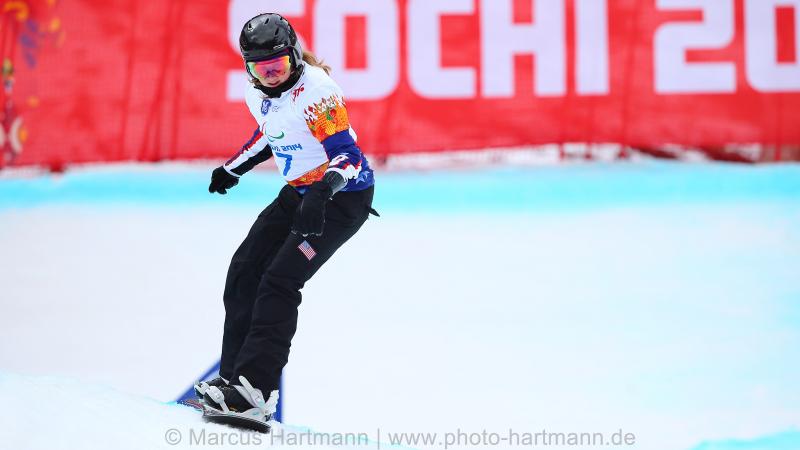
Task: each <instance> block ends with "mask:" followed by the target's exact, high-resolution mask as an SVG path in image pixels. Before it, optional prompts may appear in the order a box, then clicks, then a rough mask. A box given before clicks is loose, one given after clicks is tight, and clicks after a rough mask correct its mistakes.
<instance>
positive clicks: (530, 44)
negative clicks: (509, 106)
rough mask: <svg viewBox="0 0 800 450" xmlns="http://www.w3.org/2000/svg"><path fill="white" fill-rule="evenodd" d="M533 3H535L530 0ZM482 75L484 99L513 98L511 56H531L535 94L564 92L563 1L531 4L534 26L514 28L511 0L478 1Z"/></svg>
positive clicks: (565, 85) (544, 1) (537, 0)
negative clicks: (533, 65) (534, 58)
mask: <svg viewBox="0 0 800 450" xmlns="http://www.w3.org/2000/svg"><path fill="white" fill-rule="evenodd" d="M529 1H534V0H529ZM481 12H482V13H481V74H482V76H483V79H482V85H483V87H482V91H483V95H484V96H485V97H498V98H502V97H506V98H508V97H513V96H514V73H515V70H514V69H515V68H514V56H515V55H518V54H526V53H527V54H531V53H532V54H534V55H535V56H536V61H535V66H536V67H535V76H534V78H535V80H534V85H535V86H534V92H536V93H537V94H538V95H540V96H562V95H564V94H565V93H566V90H567V80H566V78H567V62H566V53H567V51H566V46H567V45H566V36H565V24H564V16H565V10H564V0H536V1H534V12H533V16H534V22H535V23H534V24H532V25H515V24H514V17H513V16H514V1H513V0H481Z"/></svg>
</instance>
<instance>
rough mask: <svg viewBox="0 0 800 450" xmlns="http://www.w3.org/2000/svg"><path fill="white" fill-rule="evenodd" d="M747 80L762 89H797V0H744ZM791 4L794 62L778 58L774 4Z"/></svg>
mask: <svg viewBox="0 0 800 450" xmlns="http://www.w3.org/2000/svg"><path fill="white" fill-rule="evenodd" d="M745 5H746V7H745V16H744V17H745V20H744V22H745V30H747V32H746V36H745V47H746V48H747V62H746V72H747V80H748V81H749V82H750V84H751V85H752V86H753V88H754V89H756V90H759V91H762V92H781V91H798V90H800V0H746V3H745ZM781 6H788V7H793V8H794V23H795V27H794V28H795V33H794V38H795V45H794V49H795V55H794V62H791V63H780V62H778V41H777V36H778V30H777V29H776V14H777V8H778V7H781Z"/></svg>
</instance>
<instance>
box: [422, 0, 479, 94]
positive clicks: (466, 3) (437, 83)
mask: <svg viewBox="0 0 800 450" xmlns="http://www.w3.org/2000/svg"><path fill="white" fill-rule="evenodd" d="M474 7H475V3H474V1H473V0H439V1H431V0H409V2H408V39H409V42H408V78H409V83H410V84H411V88H412V89H414V91H415V92H416V93H417V94H419V95H420V96H421V97H425V98H432V99H443V98H474V97H475V94H476V73H475V69H472V68H443V67H442V62H441V60H442V35H441V26H440V23H441V20H440V18H441V16H443V15H445V14H451V15H452V14H473V13H474Z"/></svg>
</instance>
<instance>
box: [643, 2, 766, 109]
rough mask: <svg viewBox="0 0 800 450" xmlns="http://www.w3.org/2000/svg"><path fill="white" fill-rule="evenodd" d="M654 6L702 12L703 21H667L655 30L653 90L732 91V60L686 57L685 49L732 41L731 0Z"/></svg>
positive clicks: (733, 85) (717, 45) (709, 47)
mask: <svg viewBox="0 0 800 450" xmlns="http://www.w3.org/2000/svg"><path fill="white" fill-rule="evenodd" d="M759 1H761V0H759ZM656 6H657V7H658V8H659V9H661V10H686V9H700V10H702V12H703V22H702V23H667V24H664V25H662V26H661V27H660V28H659V29H658V30H656V34H655V48H654V49H653V50H654V64H655V89H656V93H659V94H689V93H731V92H735V91H736V65H735V64H733V63H729V62H714V63H711V62H704V63H700V62H693V63H689V62H687V61H686V51H687V50H696V49H719V48H724V47H725V46H727V45H729V44H730V43H731V42H732V41H733V37H734V14H733V0H657V2H656Z"/></svg>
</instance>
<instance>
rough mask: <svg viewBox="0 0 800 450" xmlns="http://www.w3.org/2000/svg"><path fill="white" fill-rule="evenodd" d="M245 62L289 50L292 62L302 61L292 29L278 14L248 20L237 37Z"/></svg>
mask: <svg viewBox="0 0 800 450" xmlns="http://www.w3.org/2000/svg"><path fill="white" fill-rule="evenodd" d="M239 48H240V50H241V51H242V57H243V58H244V60H245V61H259V60H263V59H269V57H271V56H273V55H276V54H278V53H281V52H283V51H286V50H289V51H290V54H291V55H292V57H293V58H294V61H302V60H303V48H302V46H301V45H300V40H299V39H297V33H295V32H294V28H292V25H291V24H290V23H289V21H288V20H286V19H285V18H284V17H283V16H281V15H280V14H274V13H266V14H259V15H257V16H255V17H253V18H252V19H250V20H248V21H247V23H246V24H244V27H243V28H242V33H241V34H240V35H239Z"/></svg>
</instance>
